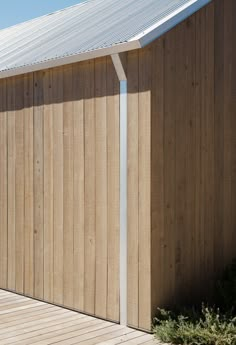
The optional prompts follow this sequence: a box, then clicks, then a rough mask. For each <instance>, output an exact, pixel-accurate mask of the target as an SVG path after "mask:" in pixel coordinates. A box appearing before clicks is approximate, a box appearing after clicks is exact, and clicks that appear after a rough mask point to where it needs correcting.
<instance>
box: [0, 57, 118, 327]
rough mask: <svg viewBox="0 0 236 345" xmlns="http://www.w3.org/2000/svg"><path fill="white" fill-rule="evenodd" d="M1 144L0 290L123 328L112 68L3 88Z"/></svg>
mask: <svg viewBox="0 0 236 345" xmlns="http://www.w3.org/2000/svg"><path fill="white" fill-rule="evenodd" d="M108 111H109V116H108ZM0 140H1V142H0V144H1V145H0V165H1V169H0V222H1V223H0V225H1V226H0V245H1V252H0V261H1V263H0V285H1V287H2V288H6V289H9V290H13V291H16V292H18V293H22V294H25V295H29V296H33V297H36V298H39V299H42V300H45V301H48V302H52V303H56V304H60V305H63V306H66V307H69V308H72V309H76V310H80V311H84V312H86V313H89V314H93V315H96V316H99V317H102V318H107V319H111V320H114V321H119V81H118V78H117V76H116V73H115V70H114V67H113V65H112V62H111V59H110V58H103V59H98V60H97V61H96V62H95V61H94V60H91V61H88V62H84V63H81V64H75V65H70V66H66V67H62V68H56V69H52V70H46V71H41V72H36V73H33V74H29V75H24V76H19V77H16V78H9V79H7V80H1V81H0ZM8 182H9V183H8Z"/></svg>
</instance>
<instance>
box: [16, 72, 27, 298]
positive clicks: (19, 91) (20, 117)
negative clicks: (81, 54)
mask: <svg viewBox="0 0 236 345" xmlns="http://www.w3.org/2000/svg"><path fill="white" fill-rule="evenodd" d="M15 88H16V98H15V102H16V103H15V106H16V118H15V136H16V137H15V140H16V161H15V164H16V168H15V169H16V177H15V181H16V190H15V193H16V194H15V196H16V199H15V219H16V223H15V224H16V225H15V238H16V246H15V255H16V291H17V292H20V293H23V291H24V212H25V194H24V193H25V191H24V112H23V107H24V80H23V79H22V78H21V77H17V78H16V83H15Z"/></svg>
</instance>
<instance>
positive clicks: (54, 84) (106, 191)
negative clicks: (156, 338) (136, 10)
mask: <svg viewBox="0 0 236 345" xmlns="http://www.w3.org/2000/svg"><path fill="white" fill-rule="evenodd" d="M235 6H236V5H235V1H233V0H214V1H213V2H212V3H211V4H210V5H209V6H207V7H205V8H203V9H201V10H200V11H198V12H197V13H196V14H194V15H193V16H192V17H191V18H188V19H187V20H186V21H184V22H182V23H181V24H180V25H178V26H177V27H176V28H174V29H173V30H171V31H170V32H167V33H166V34H165V35H163V37H162V38H160V39H159V40H157V41H155V42H153V43H152V44H151V45H149V46H148V47H146V48H144V49H141V50H139V51H133V52H129V53H128V54H127V56H124V58H125V60H127V76H128V322H129V325H131V326H133V327H137V328H142V329H150V324H151V320H152V316H153V315H154V313H155V311H156V307H158V306H159V307H165V306H171V305H173V304H174V303H176V302H184V303H187V302H188V301H189V297H191V298H194V299H196V300H201V299H202V296H204V295H205V294H206V292H207V291H206V290H210V289H209V287H211V286H212V283H213V280H214V279H215V277H216V276H217V275H218V274H219V272H221V270H222V268H223V267H224V266H225V265H226V264H228V263H229V262H230V261H231V259H232V258H233V257H234V256H235V245H234V244H235V240H236V233H235V226H236V216H235V212H234V209H235V205H236V197H235V195H236V158H235V157H236V155H235V153H236V152H235V151H236V135H235V131H234V127H235V124H236V123H235V122H236V120H235V111H236V104H235V99H236V97H235V95H236V72H235V71H236V68H235V63H236V62H235V61H236V48H235V46H234V45H233V44H232V42H234V37H235V34H236V23H235V21H234V18H233V13H234V12H235ZM126 58H127V59H126ZM119 130H120V123H119V81H118V78H117V76H116V73H115V70H114V67H113V65H112V61H111V59H110V57H106V58H102V59H98V60H96V61H94V60H91V61H86V62H82V63H78V64H74V65H71V66H67V67H59V68H55V69H52V70H47V71H43V72H35V73H33V74H29V75H25V76H21V77H17V78H8V79H5V80H1V81H0V163H1V169H0V246H1V248H0V249H1V252H0V259H1V262H0V286H1V287H4V288H7V289H10V290H16V291H17V292H20V293H24V294H26V295H31V296H34V297H39V298H42V299H44V300H47V301H49V302H53V303H56V304H60V305H66V306H68V307H70V308H74V309H76V310H80V311H83V312H86V313H89V314H93V315H97V316H100V317H103V318H107V319H111V320H114V321H119V231H120V227H119V185H120V181H119V166H120V162H119V153H120V152H119ZM206 282H207V283H206ZM190 292H191V293H190ZM0 298H1V296H0ZM16 303H17V302H16ZM27 308H28V305H27ZM13 309H14V308H13ZM20 310H21V309H20ZM20 310H19V311H20ZM17 312H18V311H17ZM22 313H25V310H24V308H23V309H22ZM22 341H24V340H22Z"/></svg>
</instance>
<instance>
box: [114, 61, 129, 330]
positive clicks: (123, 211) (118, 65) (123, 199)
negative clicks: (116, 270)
mask: <svg viewBox="0 0 236 345" xmlns="http://www.w3.org/2000/svg"><path fill="white" fill-rule="evenodd" d="M111 57H112V61H113V64H114V67H115V69H116V72H117V76H118V78H119V80H120V324H121V325H124V326H127V266H128V251H127V249H128V247H127V175H128V167H127V151H128V145H127V113H128V105H127V100H128V98H127V78H126V74H125V71H124V68H123V65H122V62H121V60H120V57H119V55H118V54H115V55H112V56H111Z"/></svg>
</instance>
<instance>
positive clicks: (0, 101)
mask: <svg viewBox="0 0 236 345" xmlns="http://www.w3.org/2000/svg"><path fill="white" fill-rule="evenodd" d="M6 106H7V94H6V80H1V82H0V167H1V169H0V285H1V287H2V288H7V263H8V258H7V232H8V229H7V187H8V185H7V183H8V180H7V137H8V135H7V107H6Z"/></svg>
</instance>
